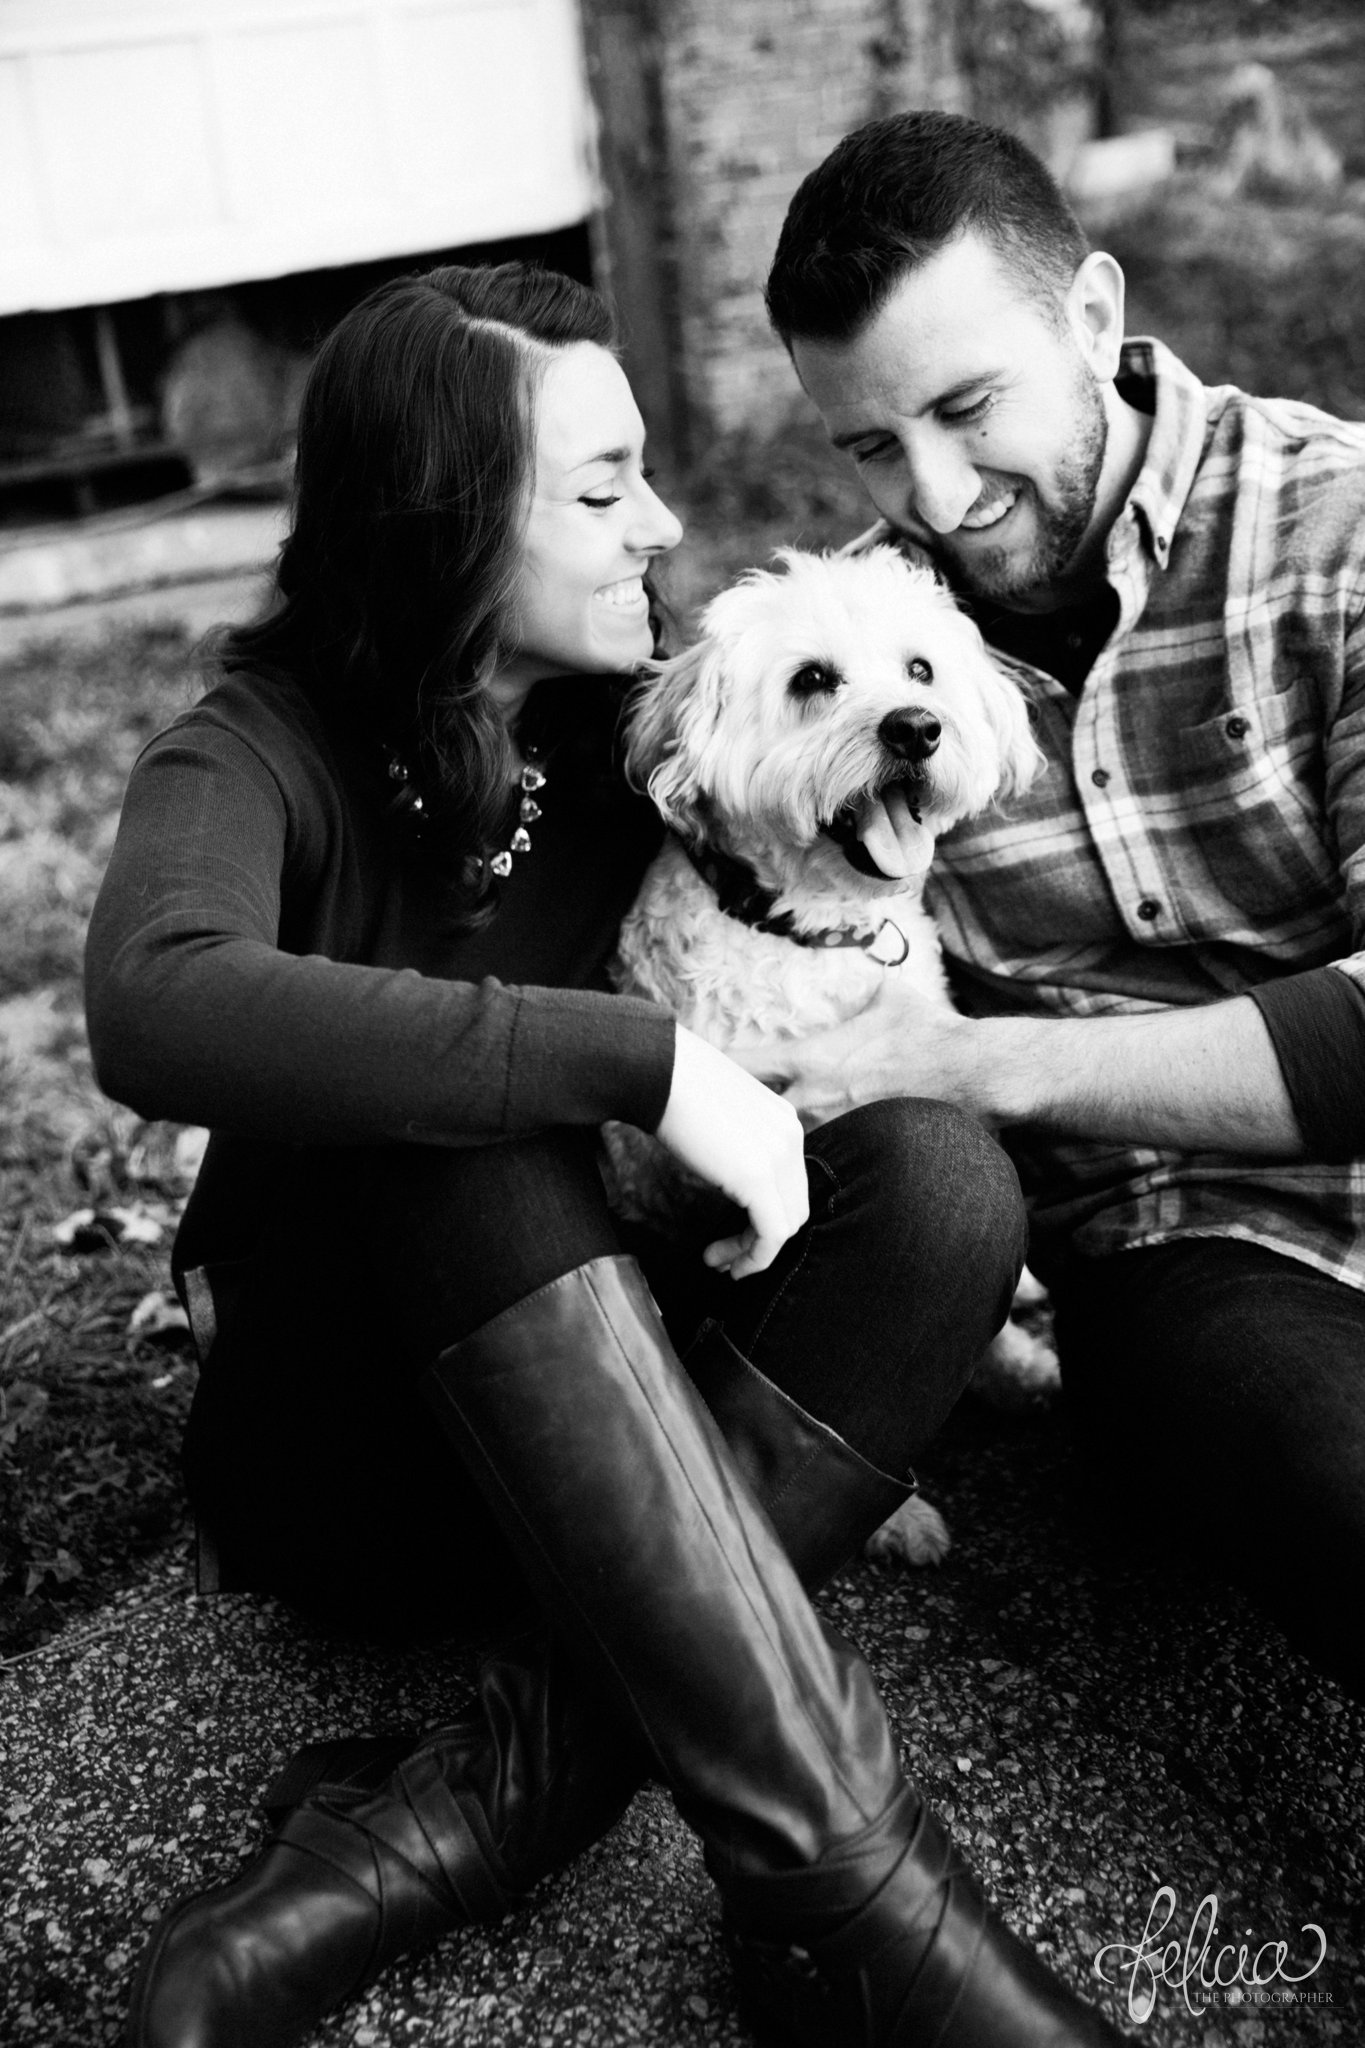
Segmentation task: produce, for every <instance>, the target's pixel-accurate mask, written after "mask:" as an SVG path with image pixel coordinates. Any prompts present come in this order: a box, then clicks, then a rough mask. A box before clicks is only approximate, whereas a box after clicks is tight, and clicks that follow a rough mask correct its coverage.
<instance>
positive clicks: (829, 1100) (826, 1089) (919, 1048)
mask: <svg viewBox="0 0 1365 2048" xmlns="http://www.w3.org/2000/svg"><path fill="white" fill-rule="evenodd" d="M972 1030H973V1026H972V1024H971V1023H970V1021H969V1020H968V1019H967V1018H965V1017H959V1016H956V1015H955V1014H954V1013H953V1012H952V1011H950V1010H943V1009H941V1008H940V1007H939V1005H938V1004H937V1003H931V1002H926V1001H925V999H924V998H923V996H919V995H916V994H914V993H913V991H911V990H909V989H902V988H901V987H899V986H898V984H897V983H896V981H895V980H894V978H893V977H892V976H890V975H888V976H887V977H886V979H885V980H884V981H883V982H882V985H881V988H880V989H879V990H878V992H877V994H876V995H875V996H874V997H873V999H872V1001H871V1002H870V1003H869V1004H868V1006H867V1008H866V1009H865V1010H860V1011H859V1012H858V1015H857V1016H856V1017H851V1018H849V1020H848V1022H847V1023H845V1024H838V1025H836V1026H835V1027H834V1029H833V1030H832V1031H819V1032H816V1033H815V1034H814V1035H813V1036H812V1037H810V1038H803V1039H781V1040H778V1039H774V1040H772V1041H770V1042H769V1043H767V1044H763V1045H751V1046H745V1047H735V1048H734V1049H733V1050H732V1052H731V1055H730V1057H731V1058H732V1059H734V1060H738V1062H739V1063H740V1065H741V1066H744V1067H747V1068H748V1070H749V1072H750V1073H751V1074H756V1075H757V1076H758V1077H759V1079H760V1080H764V1081H767V1082H768V1083H769V1085H770V1086H771V1087H774V1088H777V1089H780V1090H781V1092H782V1094H783V1096H784V1097H785V1099H786V1100H787V1101H788V1102H789V1103H790V1104H791V1106H792V1108H793V1109H794V1110H796V1112H797V1114H798V1115H799V1116H800V1118H801V1121H802V1122H803V1123H804V1124H805V1126H806V1128H807V1129H808V1130H812V1129H814V1127H815V1126H816V1125H817V1124H823V1123H828V1122H829V1120H830V1119H831V1117H836V1116H842V1115H843V1114H844V1112H845V1111H846V1110H850V1109H857V1108H859V1107H860V1105H861V1104H863V1103H865V1102H879V1101H881V1100H883V1099H884V1098H885V1097H886V1096H889V1095H928V1096H935V1097H937V1098H938V1099H939V1100H940V1101H944V1102H956V1103H958V1104H959V1105H960V1106H961V1107H962V1108H964V1109H977V1110H979V1111H981V1112H982V1113H984V1112H985V1105H984V1104H982V1103H979V1102H977V1101H975V1100H973V1099H972V1097H973V1095H974V1093H975V1090H974V1087H973V1083H972V1064H973V1062H972V1048H971V1045H970V1043H969V1040H970V1035H971V1032H972Z"/></svg>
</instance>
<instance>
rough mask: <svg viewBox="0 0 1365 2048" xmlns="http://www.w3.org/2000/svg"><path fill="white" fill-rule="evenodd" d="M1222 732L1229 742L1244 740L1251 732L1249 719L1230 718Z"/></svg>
mask: <svg viewBox="0 0 1365 2048" xmlns="http://www.w3.org/2000/svg"><path fill="white" fill-rule="evenodd" d="M1223 730H1224V732H1225V733H1226V734H1227V736H1228V738H1229V739H1230V740H1244V739H1245V738H1246V736H1247V734H1248V733H1249V732H1250V731H1251V720H1250V719H1249V718H1230V719H1229V720H1228V722H1227V724H1226V725H1225V726H1224V727H1223Z"/></svg>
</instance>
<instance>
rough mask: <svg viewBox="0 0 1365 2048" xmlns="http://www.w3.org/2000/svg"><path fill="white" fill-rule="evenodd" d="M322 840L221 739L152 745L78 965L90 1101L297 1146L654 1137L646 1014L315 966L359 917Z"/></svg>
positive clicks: (624, 1005)
mask: <svg viewBox="0 0 1365 2048" xmlns="http://www.w3.org/2000/svg"><path fill="white" fill-rule="evenodd" d="M314 810H316V811H317V815H313V811H314ZM342 837H344V834H343V833H342V831H341V827H340V824H339V821H338V818H337V817H328V816H326V814H325V812H324V811H323V809H322V808H321V807H318V806H313V807H311V808H310V807H309V806H308V805H306V804H304V805H300V804H299V803H298V801H297V791H296V790H294V789H293V788H292V787H291V786H290V783H289V778H288V777H287V776H285V777H282V776H281V775H280V774H279V773H278V772H277V770H276V769H275V768H273V767H272V766H271V765H269V764H268V762H267V760H266V759H265V758H264V757H263V755H262V754H261V753H260V752H258V751H257V750H256V749H255V748H254V747H253V746H251V745H250V744H248V742H247V741H246V740H245V739H244V738H243V737H241V735H240V734H237V733H234V732H232V731H230V730H227V729H224V728H223V727H221V726H215V725H213V723H212V722H211V721H208V720H203V719H201V720H198V721H196V720H194V719H193V718H191V719H190V720H189V721H187V722H185V723H183V724H182V725H181V726H179V727H178V728H172V729H171V731H170V733H168V734H164V735H162V737H161V739H160V740H159V741H155V742H153V744H152V746H151V748H150V749H149V750H148V751H147V753H145V754H144V755H143V757H142V759H141V761H140V762H139V764H138V766H137V767H136V769H135V770H134V773H133V777H132V780H131V782H130V785H129V789H128V794H127V798H126V800H125V804H124V809H123V814H122V817H121V819H120V823H119V830H118V837H117V840H116V843H115V847H114V852H113V856H112V858H111V860H110V864H109V868H108V872H107V874H106V876H105V880H104V884H103V887H102V889H101V891H100V896H99V900H98V902H97V904H96V907H95V912H94V916H93V918H92V920H91V926H90V933H89V939H88V943H87V950H86V1010H87V1017H88V1021H89V1027H90V1042H91V1049H92V1052H93V1055H94V1060H95V1068H96V1072H97V1074H98V1077H99V1080H100V1083H101V1086H103V1087H104V1088H105V1090H106V1091H107V1092H108V1093H109V1094H111V1095H113V1096H114V1097H115V1098H116V1099H118V1100H120V1101H123V1102H126V1103H128V1104H129V1105H130V1106H131V1107H132V1108H134V1109H136V1110H137V1111H138V1112H139V1113H140V1114H142V1115H144V1116H147V1117H153V1118H163V1117H164V1118H170V1119H174V1120H176V1121H180V1122H187V1123H201V1124H207V1125H209V1126H210V1127H212V1128H214V1129H219V1130H226V1131H233V1132H236V1133H238V1134H240V1135H243V1136H247V1137H255V1138H265V1139H269V1140H274V1141H284V1142H286V1143H296V1144H374V1143H392V1142H420V1143H428V1144H438V1145H440V1144H463V1143H479V1142H485V1141H487V1140H490V1139H495V1138H499V1137H503V1136H508V1135H512V1134H514V1133H517V1132H521V1131H527V1130H531V1129H535V1128H537V1127H543V1126H545V1125H549V1124H593V1123H598V1122H601V1121H603V1120H604V1119H606V1118H609V1117H616V1118H620V1119H621V1120H622V1121H623V1122H627V1123H633V1124H638V1125H640V1126H641V1127H642V1128H644V1129H647V1130H652V1129H653V1128H654V1127H655V1126H656V1125H657V1123H658V1121H659V1119H660V1117H661V1116H662V1114H663V1110H664V1106H665V1104H666V1102H667V1099H668V1091H669V1087H670V1084H671V1079H672V1063H673V1043H674V1027H673V1021H672V1019H671V1018H670V1017H669V1016H668V1015H667V1014H666V1013H665V1012H664V1011H662V1010H660V1009H658V1008H656V1007H655V1006H654V1005H653V1004H650V1003H647V1002H642V1001H638V1000H635V999H632V998H626V997H618V996H613V995H609V994H604V993H599V992H597V991H592V990H582V989H560V988H510V987H505V986H504V985H503V984H501V983H500V982H498V981H496V980H494V979H492V978H488V979H484V980H482V981H480V982H478V983H468V982H465V983H461V982H455V981H445V980H442V979H440V978H438V977H436V976H431V975H426V974H422V973H419V972H417V971H416V970H414V969H412V968H408V967H386V966H376V965H369V964H363V962H357V961H355V960H353V959H347V958H345V957H342V958H333V957H330V953H331V950H332V948H331V945H330V943H320V938H321V939H323V940H325V939H327V938H328V937H329V935H330V933H331V932H332V931H336V932H338V933H339V934H340V935H341V941H342V942H341V943H340V944H339V945H338V946H337V948H336V950H338V951H339V952H341V953H343V955H344V953H345V952H346V951H347V950H348V944H350V943H352V942H353V939H354V934H353V933H352V934H348V933H347V931H346V925H347V919H348V916H349V918H350V920H351V923H352V924H354V923H355V922H356V918H357V915H358V913H357V911H356V909H355V907H354V903H352V904H351V906H350V908H349V909H348V905H347V899H346V891H345V876H344V875H340V876H339V875H338V873H337V868H338V864H339V863H344V858H345V850H344V848H342V847H341V846H339V844H338V841H339V839H340V838H342ZM329 890H330V891H331V892H332V896H331V898H329V896H328V891H329ZM352 894H353V895H354V891H353V892H352ZM300 904H303V905H304V906H305V908H304V911H303V913H302V914H301V913H300V910H299V905H300ZM282 933H283V936H282Z"/></svg>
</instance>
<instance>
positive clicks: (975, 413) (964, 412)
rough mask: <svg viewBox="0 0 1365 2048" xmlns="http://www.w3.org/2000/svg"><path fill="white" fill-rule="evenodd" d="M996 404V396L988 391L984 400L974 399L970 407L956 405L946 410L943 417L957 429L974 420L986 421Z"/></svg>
mask: <svg viewBox="0 0 1365 2048" xmlns="http://www.w3.org/2000/svg"><path fill="white" fill-rule="evenodd" d="M994 403H995V395H994V393H993V392H990V391H988V392H987V393H986V395H985V397H984V398H977V399H974V400H973V402H972V403H971V404H970V405H954V406H948V407H945V408H944V411H943V413H942V414H941V417H942V418H943V419H945V420H948V421H950V422H951V423H952V425H953V426H955V427H961V426H966V425H967V424H968V423H969V422H970V421H972V420H979V419H984V417H985V415H986V414H987V413H988V412H989V411H990V409H991V407H992V406H993V405H994Z"/></svg>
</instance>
